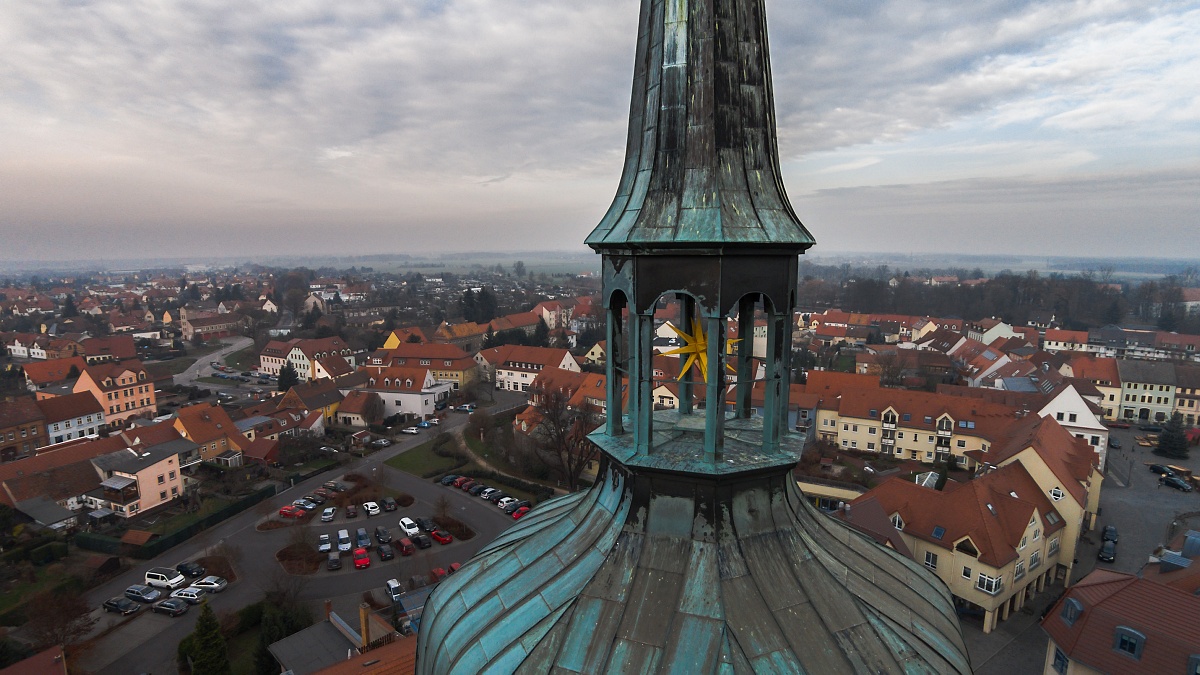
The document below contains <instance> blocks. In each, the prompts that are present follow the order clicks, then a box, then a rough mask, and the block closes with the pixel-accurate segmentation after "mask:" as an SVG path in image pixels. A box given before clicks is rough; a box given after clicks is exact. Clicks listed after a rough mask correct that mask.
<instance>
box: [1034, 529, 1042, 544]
mask: <svg viewBox="0 0 1200 675" xmlns="http://www.w3.org/2000/svg"><path fill="white" fill-rule="evenodd" d="M1041 538H1042V530H1041V528H1038V529H1036V530H1034V531H1033V540H1034V541H1037V540H1038V539H1041Z"/></svg>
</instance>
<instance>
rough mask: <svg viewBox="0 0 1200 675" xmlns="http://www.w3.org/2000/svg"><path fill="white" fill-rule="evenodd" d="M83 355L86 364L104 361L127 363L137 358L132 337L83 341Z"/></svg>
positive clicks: (113, 336) (94, 338)
mask: <svg viewBox="0 0 1200 675" xmlns="http://www.w3.org/2000/svg"><path fill="white" fill-rule="evenodd" d="M80 344H82V345H83V355H84V358H85V359H87V362H88V363H103V362H105V361H127V360H129V359H136V358H137V347H136V346H135V345H134V342H133V336H132V335H111V336H109V337H93V338H88V339H86V340H83V341H82V342H81V343H80Z"/></svg>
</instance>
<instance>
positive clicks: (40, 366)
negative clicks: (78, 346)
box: [23, 356, 87, 391]
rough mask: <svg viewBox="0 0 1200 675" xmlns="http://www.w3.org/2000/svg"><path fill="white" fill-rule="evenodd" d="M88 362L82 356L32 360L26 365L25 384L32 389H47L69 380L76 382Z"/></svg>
mask: <svg viewBox="0 0 1200 675" xmlns="http://www.w3.org/2000/svg"><path fill="white" fill-rule="evenodd" d="M86 367H87V362H86V361H84V359H83V357H82V356H72V357H71V358H67V359H50V360H48V361H32V362H30V363H26V364H25V365H24V368H23V369H24V371H25V386H26V387H27V388H28V389H29V390H30V391H36V390H38V389H46V388H49V387H54V386H57V385H60V384H66V383H68V382H74V381H75V380H77V379H79V376H80V375H82V374H83V369H84V368H86Z"/></svg>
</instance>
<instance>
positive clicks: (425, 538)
mask: <svg viewBox="0 0 1200 675" xmlns="http://www.w3.org/2000/svg"><path fill="white" fill-rule="evenodd" d="M411 539H412V543H413V544H415V545H416V547H417V548H429V547H430V546H433V540H432V539H430V538H429V535H427V534H414V535H413V536H412V537H411Z"/></svg>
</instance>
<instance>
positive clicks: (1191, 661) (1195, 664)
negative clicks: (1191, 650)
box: [1187, 654, 1200, 675]
mask: <svg viewBox="0 0 1200 675" xmlns="http://www.w3.org/2000/svg"><path fill="white" fill-rule="evenodd" d="M1187 675H1200V654H1192V655H1191V656H1190V657H1188V667H1187Z"/></svg>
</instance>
